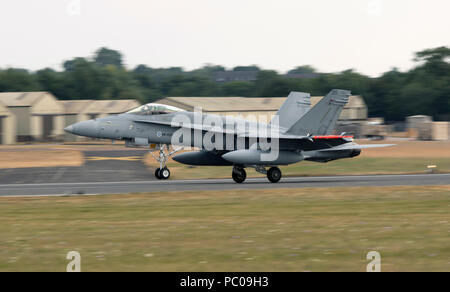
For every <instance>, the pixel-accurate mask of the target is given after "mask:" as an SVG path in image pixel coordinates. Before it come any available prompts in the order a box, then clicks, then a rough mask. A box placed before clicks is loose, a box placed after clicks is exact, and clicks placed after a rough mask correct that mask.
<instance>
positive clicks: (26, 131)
mask: <svg viewBox="0 0 450 292" xmlns="http://www.w3.org/2000/svg"><path fill="white" fill-rule="evenodd" d="M0 102H2V103H3V104H4V105H6V106H7V107H8V110H9V111H10V112H11V113H12V114H14V116H15V120H16V134H15V135H16V141H18V142H24V141H50V140H59V139H61V138H62V135H63V133H64V118H63V116H62V115H63V113H64V108H63V107H62V105H61V104H60V103H59V102H58V100H57V99H56V98H55V97H54V96H53V95H52V94H51V93H49V92H4V93H0Z"/></svg>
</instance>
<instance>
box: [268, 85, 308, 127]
mask: <svg viewBox="0 0 450 292" xmlns="http://www.w3.org/2000/svg"><path fill="white" fill-rule="evenodd" d="M310 108H311V96H310V94H309V93H305V92H295V91H293V92H291V93H290V94H289V96H288V97H287V99H286V101H285V102H284V103H283V105H282V106H281V107H280V109H279V110H278V112H277V114H276V115H277V116H278V118H279V126H280V128H282V129H286V130H287V129H289V128H290V127H292V125H293V124H294V123H295V122H296V121H298V119H299V118H301V117H303V116H304V115H305V114H306V112H308V111H309V109H310Z"/></svg>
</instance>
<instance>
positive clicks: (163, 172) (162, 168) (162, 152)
mask: <svg viewBox="0 0 450 292" xmlns="http://www.w3.org/2000/svg"><path fill="white" fill-rule="evenodd" d="M155 149H156V151H157V150H159V157H156V156H154V155H153V153H152V152H153V151H150V154H151V155H152V156H153V158H154V159H155V160H156V161H158V162H159V168H157V169H156V170H155V177H156V178H157V179H169V177H170V170H169V169H168V168H167V166H166V163H167V160H168V159H169V157H170V156H172V155H173V154H175V153H177V152H178V151H180V150H182V149H183V148H182V147H180V148H177V149H175V150H173V151H171V152H169V147H168V146H166V145H165V144H159V145H157V146H156V148H155ZM166 150H167V151H166Z"/></svg>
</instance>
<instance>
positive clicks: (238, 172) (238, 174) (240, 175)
mask: <svg viewBox="0 0 450 292" xmlns="http://www.w3.org/2000/svg"><path fill="white" fill-rule="evenodd" d="M231 176H232V177H233V180H234V181H235V182H237V183H238V184H240V183H243V182H244V181H245V179H246V178H247V173H246V172H245V169H243V168H240V167H235V168H233V173H232V175H231Z"/></svg>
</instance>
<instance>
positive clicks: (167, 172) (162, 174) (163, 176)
mask: <svg viewBox="0 0 450 292" xmlns="http://www.w3.org/2000/svg"><path fill="white" fill-rule="evenodd" d="M159 176H160V177H161V179H169V177H170V170H169V169H168V168H167V167H164V168H163V169H161V170H160V171H159Z"/></svg>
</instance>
